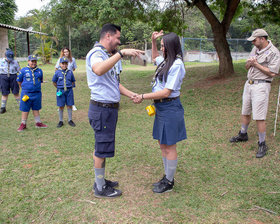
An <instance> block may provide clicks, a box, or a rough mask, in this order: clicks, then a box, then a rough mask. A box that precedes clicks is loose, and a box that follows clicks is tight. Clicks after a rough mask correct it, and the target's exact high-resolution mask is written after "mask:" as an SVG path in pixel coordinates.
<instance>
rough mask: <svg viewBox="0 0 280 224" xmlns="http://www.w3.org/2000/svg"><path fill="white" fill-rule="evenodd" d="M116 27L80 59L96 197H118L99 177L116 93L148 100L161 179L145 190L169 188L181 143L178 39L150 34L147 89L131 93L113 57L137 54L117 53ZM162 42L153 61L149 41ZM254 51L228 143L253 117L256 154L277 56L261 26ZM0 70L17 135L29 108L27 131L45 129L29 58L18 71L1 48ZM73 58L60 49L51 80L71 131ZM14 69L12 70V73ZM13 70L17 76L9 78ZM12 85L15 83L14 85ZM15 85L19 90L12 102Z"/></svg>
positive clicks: (105, 30)
mask: <svg viewBox="0 0 280 224" xmlns="http://www.w3.org/2000/svg"><path fill="white" fill-rule="evenodd" d="M120 35H121V27H120V26H117V25H114V24H105V25H104V26H103V27H102V30H101V33H100V40H99V42H96V43H95V45H94V47H93V48H92V49H91V50H90V51H89V52H88V54H87V56H86V72H87V82H88V87H89V89H90V91H91V95H90V103H89V110H88V118H89V123H90V125H91V127H92V129H93V131H94V135H95V145H94V154H93V160H94V173H95V179H94V183H93V191H94V195H95V196H96V197H99V198H113V197H118V196H121V195H122V191H121V190H119V189H116V187H117V186H118V182H117V181H111V180H108V179H105V163H106V158H110V157H114V155H115V132H116V126H117V121H118V109H119V101H120V95H121V94H122V95H124V96H127V97H129V98H130V99H131V100H132V101H133V102H134V103H141V102H142V101H143V100H145V99H150V100H153V101H154V104H155V108H156V116H155V120H154V128H153V138H154V139H156V140H157V141H158V143H159V148H160V150H161V156H162V161H163V167H164V175H163V177H162V178H161V179H160V180H159V181H158V182H156V183H154V184H153V192H155V193H165V192H168V191H171V190H172V189H173V186H174V175H175V172H176V168H177V162H178V161H177V158H178V155H177V151H176V144H177V142H179V141H182V140H184V139H186V138H187V134H186V128H185V123H184V108H183V106H182V104H181V102H180V94H181V93H180V89H181V85H182V82H183V79H184V77H185V73H186V71H185V66H184V63H183V53H182V50H181V45H180V40H179V37H178V36H177V35H176V34H175V33H169V34H165V35H164V34H163V31H160V32H153V34H152V58H153V60H154V62H155V63H156V65H157V69H156V71H155V76H154V80H153V85H152V92H150V93H142V94H138V93H135V92H133V91H130V90H128V89H127V88H125V87H124V86H123V85H122V84H121V83H120V77H119V76H120V72H121V70H122V69H121V58H122V57H123V56H140V55H141V54H144V53H145V52H144V51H141V50H137V49H122V50H117V47H118V46H119V45H120ZM159 37H162V40H161V50H162V52H163V56H160V54H159V52H158V50H157V47H156V39H157V38H159ZM248 41H252V44H253V45H254V48H253V49H252V51H251V53H250V58H249V59H248V60H247V62H246V69H247V70H248V75H247V77H248V80H247V81H246V83H245V85H244V91H243V98H242V113H241V114H242V116H241V129H240V131H239V133H238V135H237V136H234V137H232V138H231V139H230V142H232V143H234V142H242V141H247V140H248V135H247V130H248V126H249V123H250V121H251V114H252V115H253V116H252V118H253V120H256V123H257V129H258V150H257V154H256V157H257V158H262V157H263V156H265V155H266V153H267V150H268V147H267V145H266V141H265V139H266V123H265V120H266V115H267V110H268V105H269V103H268V100H269V93H270V89H271V82H272V80H273V77H275V76H276V75H277V74H278V73H279V68H280V53H279V51H278V49H277V48H276V47H275V46H274V45H273V44H272V43H271V41H270V40H268V34H267V33H266V31H265V30H263V29H257V30H255V31H254V32H253V33H252V36H251V37H250V38H248ZM5 56H6V57H5V58H4V59H2V60H1V65H0V87H1V89H2V101H1V111H0V113H5V112H6V104H7V99H8V95H9V93H10V91H12V93H13V94H14V96H15V98H16V100H17V102H18V103H20V110H21V111H22V119H21V120H22V121H21V124H20V127H19V128H18V131H19V132H20V131H23V130H25V129H26V127H27V125H26V123H27V118H28V114H29V111H30V109H32V111H33V115H34V119H35V126H36V127H38V128H46V127H47V125H45V124H43V123H42V122H41V119H40V113H39V111H40V110H41V108H42V92H41V83H42V82H43V71H42V70H41V69H40V68H38V67H37V57H36V56H34V55H30V56H28V66H27V67H24V68H22V69H21V70H20V68H19V65H18V63H17V62H16V61H15V60H14V59H13V58H14V55H13V52H12V51H11V50H9V49H8V50H7V51H6V54H5ZM76 67H77V66H76V63H75V59H74V58H73V57H72V55H71V51H70V50H69V49H67V48H63V49H62V51H61V56H60V58H59V59H58V63H57V65H56V71H55V74H54V76H53V78H52V82H53V85H54V86H55V87H56V99H57V106H58V107H59V122H58V124H57V127H58V128H60V127H62V126H63V125H64V123H63V110H64V107H65V105H66V106H67V112H68V124H69V125H70V126H72V127H75V123H74V122H73V120H72V108H73V106H74V93H73V88H74V87H75V81H76V80H75V77H74V74H73V71H74V70H75V69H76ZM19 70H20V72H19ZM18 72H19V75H18V77H17V78H16V74H17V73H18ZM16 81H17V82H16ZM19 87H20V88H21V89H22V91H21V96H20V97H19Z"/></svg>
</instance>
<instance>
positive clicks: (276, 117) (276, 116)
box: [273, 85, 280, 136]
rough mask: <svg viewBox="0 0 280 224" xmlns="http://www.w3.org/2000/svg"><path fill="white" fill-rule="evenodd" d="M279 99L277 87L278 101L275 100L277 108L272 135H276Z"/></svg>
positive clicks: (279, 93)
mask: <svg viewBox="0 0 280 224" xmlns="http://www.w3.org/2000/svg"><path fill="white" fill-rule="evenodd" d="M279 97H280V85H279V91H278V99H277V108H276V112H275V122H274V132H273V135H274V136H275V134H276V124H277V116H278V108H279Z"/></svg>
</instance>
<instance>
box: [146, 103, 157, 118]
mask: <svg viewBox="0 0 280 224" xmlns="http://www.w3.org/2000/svg"><path fill="white" fill-rule="evenodd" d="M146 111H147V113H148V115H149V116H153V115H155V114H156V109H155V106H154V105H149V106H147V107H146Z"/></svg>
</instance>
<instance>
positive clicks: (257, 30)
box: [247, 29, 268, 41]
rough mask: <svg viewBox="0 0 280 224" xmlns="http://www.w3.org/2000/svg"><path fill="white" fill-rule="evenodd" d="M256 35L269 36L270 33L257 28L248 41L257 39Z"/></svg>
mask: <svg viewBox="0 0 280 224" xmlns="http://www.w3.org/2000/svg"><path fill="white" fill-rule="evenodd" d="M256 37H268V34H267V32H266V31H265V30H263V29H256V30H254V32H253V33H252V35H251V36H250V37H249V38H248V39H247V40H248V41H253V40H255V39H256Z"/></svg>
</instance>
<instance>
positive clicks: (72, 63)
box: [55, 58, 77, 72]
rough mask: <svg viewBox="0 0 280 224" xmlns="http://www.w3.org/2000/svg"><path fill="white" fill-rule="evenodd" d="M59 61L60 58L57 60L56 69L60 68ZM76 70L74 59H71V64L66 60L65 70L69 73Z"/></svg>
mask: <svg viewBox="0 0 280 224" xmlns="http://www.w3.org/2000/svg"><path fill="white" fill-rule="evenodd" d="M59 61H60V58H59V59H58V60H57V62H56V65H55V67H56V68H57V69H59V68H60V66H59ZM76 68H77V64H76V60H75V58H72V62H71V61H70V60H68V67H67V69H68V70H71V71H72V72H73V71H74V69H76Z"/></svg>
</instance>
